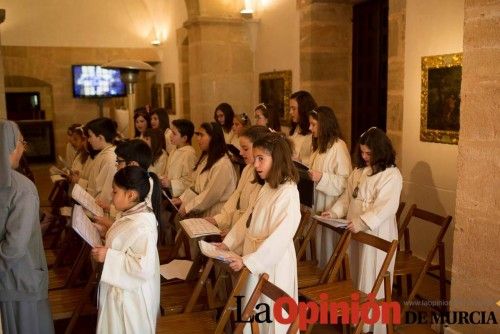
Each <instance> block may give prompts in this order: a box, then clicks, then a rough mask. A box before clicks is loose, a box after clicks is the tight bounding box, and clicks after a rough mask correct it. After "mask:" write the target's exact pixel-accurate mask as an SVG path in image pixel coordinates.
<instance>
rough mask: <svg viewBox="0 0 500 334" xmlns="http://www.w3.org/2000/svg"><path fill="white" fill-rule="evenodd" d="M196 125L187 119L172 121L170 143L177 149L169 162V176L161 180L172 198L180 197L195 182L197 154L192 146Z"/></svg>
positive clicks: (169, 158)
mask: <svg viewBox="0 0 500 334" xmlns="http://www.w3.org/2000/svg"><path fill="white" fill-rule="evenodd" d="M193 135H194V125H193V123H192V122H191V121H189V120H187V119H176V120H173V121H172V129H171V135H170V142H171V143H172V145H174V147H175V149H174V150H173V151H172V152H171V153H170V155H169V156H168V160H167V167H166V171H167V174H166V175H165V176H163V178H161V179H160V181H161V185H162V187H163V188H169V189H170V193H171V194H172V197H179V196H180V195H182V193H183V192H184V190H186V188H188V187H189V186H190V185H191V183H192V182H193V179H192V175H193V169H194V166H195V164H196V152H195V151H194V148H193V146H191V139H192V138H193Z"/></svg>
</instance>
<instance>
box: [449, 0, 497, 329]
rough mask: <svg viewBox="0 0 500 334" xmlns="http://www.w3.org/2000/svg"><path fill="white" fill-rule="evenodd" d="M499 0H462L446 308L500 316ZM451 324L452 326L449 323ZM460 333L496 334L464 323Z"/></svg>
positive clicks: (495, 326) (489, 327) (460, 327)
mask: <svg viewBox="0 0 500 334" xmlns="http://www.w3.org/2000/svg"><path fill="white" fill-rule="evenodd" d="M499 26H500V2H499V1H491V0H490V1H488V0H466V1H465V22H464V40H463V41H464V44H463V45H464V54H463V72H462V104H461V108H462V110H461V115H460V142H459V147H458V149H459V154H458V183H457V198H456V212H455V234H454V240H455V242H454V245H453V267H452V285H451V307H452V310H457V311H477V310H480V311H496V319H497V321H500V313H499V312H498V306H497V305H495V304H496V303H497V302H498V299H499V298H498V297H499V296H500V285H499V284H498V282H500V266H499V264H498V263H499V262H498V240H499V236H500V191H499V189H500V126H499V124H500V112H499V110H500V79H499V78H500V67H499V66H498V59H500V51H499V50H500V35H499V34H498V27H499ZM453 327H454V328H455V326H453ZM456 329H458V330H459V331H461V332H462V333H481V334H484V333H498V325H489V326H482V325H464V326H459V327H457V328H456Z"/></svg>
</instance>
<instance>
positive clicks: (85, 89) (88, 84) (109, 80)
mask: <svg viewBox="0 0 500 334" xmlns="http://www.w3.org/2000/svg"><path fill="white" fill-rule="evenodd" d="M72 72H73V96H74V97H83V98H99V97H122V96H126V90H125V84H124V83H123V81H122V80H121V78H120V70H116V69H107V68H102V67H101V66H98V65H73V66H72Z"/></svg>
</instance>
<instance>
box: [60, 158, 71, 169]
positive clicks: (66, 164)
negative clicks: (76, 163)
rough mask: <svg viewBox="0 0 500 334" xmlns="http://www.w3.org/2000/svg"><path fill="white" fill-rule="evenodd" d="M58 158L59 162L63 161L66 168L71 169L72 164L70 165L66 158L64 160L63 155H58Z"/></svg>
mask: <svg viewBox="0 0 500 334" xmlns="http://www.w3.org/2000/svg"><path fill="white" fill-rule="evenodd" d="M57 160H59V162H60V163H62V165H63V166H64V168H66V169H68V170H70V169H71V166H69V165H68V163H67V162H66V160H64V159H63V157H61V156H60V155H58V156H57Z"/></svg>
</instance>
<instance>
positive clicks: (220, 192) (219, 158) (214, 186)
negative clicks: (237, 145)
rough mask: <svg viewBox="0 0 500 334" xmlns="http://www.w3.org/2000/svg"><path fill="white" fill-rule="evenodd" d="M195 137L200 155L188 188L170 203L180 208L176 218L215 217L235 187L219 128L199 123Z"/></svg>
mask: <svg viewBox="0 0 500 334" xmlns="http://www.w3.org/2000/svg"><path fill="white" fill-rule="evenodd" d="M196 135H197V136H198V144H199V146H200V149H201V151H202V154H201V156H200V158H199V159H198V162H197V164H196V167H195V172H194V176H193V179H194V182H193V184H192V185H191V188H190V189H187V190H186V191H184V193H183V194H182V195H181V196H180V197H179V198H176V201H174V203H177V204H181V206H180V208H179V215H180V217H184V216H185V215H186V214H193V215H198V216H202V217H203V216H213V215H215V214H217V213H219V212H220V210H221V208H222V206H223V205H224V203H226V201H227V200H228V199H229V196H231V194H232V193H233V192H234V190H235V189H236V184H237V177H236V171H235V170H234V167H233V164H232V163H231V160H229V157H228V155H227V147H226V144H225V142H224V134H223V131H222V128H221V126H220V125H219V124H218V123H215V122H211V123H202V124H201V126H200V128H199V129H198V131H197V132H196Z"/></svg>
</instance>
